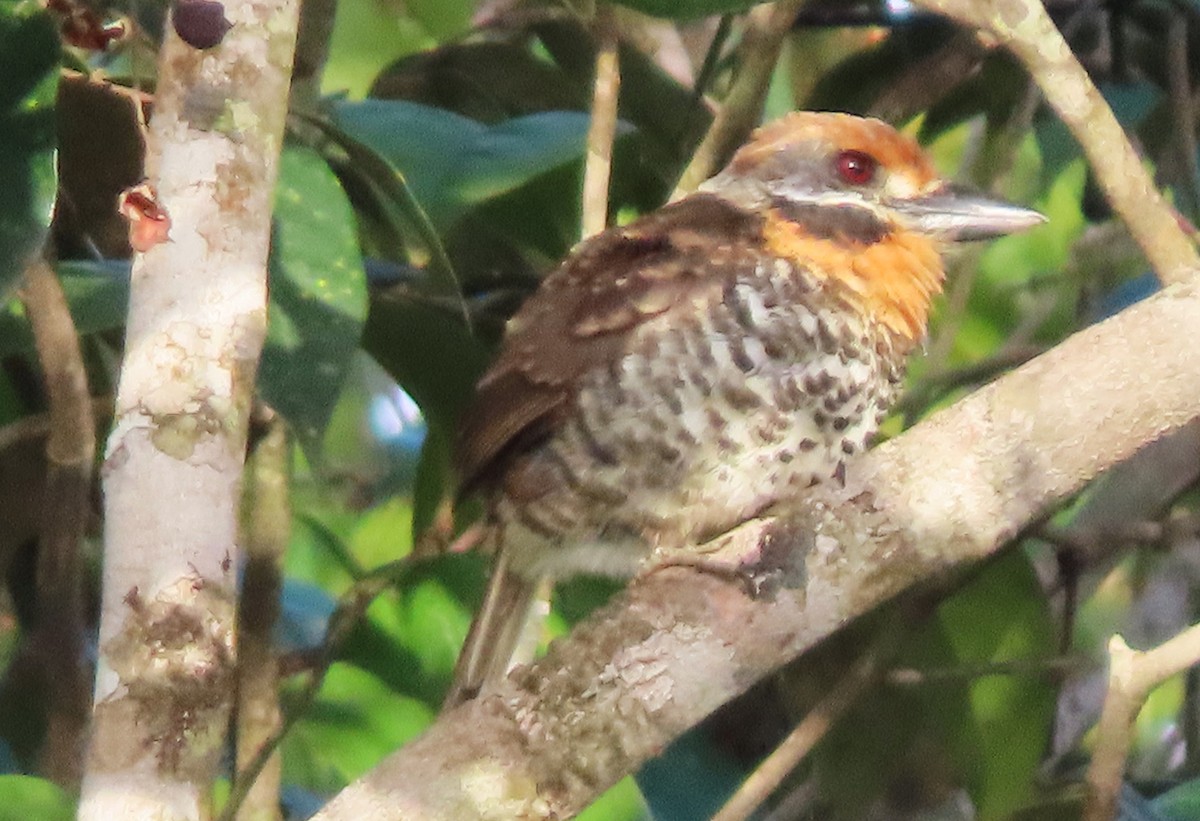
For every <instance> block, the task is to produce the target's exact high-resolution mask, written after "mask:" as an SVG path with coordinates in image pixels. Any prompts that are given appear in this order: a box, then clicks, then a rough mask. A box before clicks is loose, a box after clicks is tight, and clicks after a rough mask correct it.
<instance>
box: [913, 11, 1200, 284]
mask: <svg viewBox="0 0 1200 821" xmlns="http://www.w3.org/2000/svg"><path fill="white" fill-rule="evenodd" d="M917 3H918V5H921V6H924V7H925V8H927V9H929V10H930V11H935V12H937V13H939V14H944V15H946V16H947V17H950V18H952V19H954V20H957V21H958V22H960V23H962V24H963V25H966V26H968V27H970V28H972V29H978V30H980V31H985V32H987V33H988V34H990V35H991V36H992V37H995V38H996V39H997V40H998V41H999V42H1000V43H1001V44H1002V45H1003V46H1004V47H1005V48H1007V49H1008V50H1009V51H1011V52H1012V53H1013V55H1014V56H1016V58H1017V59H1018V60H1020V61H1021V63H1022V64H1023V65H1024V66H1025V68H1026V70H1028V71H1029V73H1030V75H1032V77H1033V79H1034V81H1035V82H1036V83H1037V84H1038V86H1039V87H1040V88H1041V90H1042V94H1044V95H1045V97H1046V101H1047V102H1048V103H1050V105H1051V106H1052V107H1053V108H1054V110H1055V111H1057V112H1058V115H1059V117H1061V118H1062V121H1063V122H1064V123H1065V124H1066V126H1067V127H1068V128H1069V129H1071V133H1072V134H1073V135H1074V136H1075V139H1077V140H1078V141H1079V144H1080V145H1081V146H1083V151H1084V153H1085V154H1086V155H1087V158H1088V161H1089V162H1090V163H1091V167H1092V172H1093V173H1094V174H1095V175H1096V179H1097V181H1098V182H1099V183H1100V185H1101V187H1102V188H1103V189H1104V193H1105V195H1106V196H1107V197H1108V200H1109V202H1110V203H1112V206H1113V209H1114V210H1115V211H1116V212H1117V213H1118V214H1120V216H1121V219H1122V220H1124V221H1125V224H1126V225H1128V226H1129V230H1130V233H1132V234H1133V237H1134V239H1135V240H1136V241H1137V244H1138V246H1139V247H1141V249H1142V253H1144V254H1145V255H1146V259H1148V260H1150V264H1151V265H1152V266H1153V267H1154V269H1155V271H1156V272H1157V273H1158V277H1159V279H1161V280H1162V281H1163V282H1178V281H1181V280H1183V279H1186V278H1187V277H1188V276H1189V275H1190V274H1191V273H1192V272H1194V271H1196V270H1197V269H1198V268H1200V256H1198V255H1197V253H1196V248H1195V246H1194V245H1193V244H1192V242H1191V240H1190V239H1188V237H1187V235H1186V234H1184V232H1183V230H1182V229H1181V228H1180V226H1179V223H1178V221H1177V219H1176V216H1175V214H1174V212H1173V211H1172V210H1171V208H1170V207H1169V206H1168V205H1167V203H1166V201H1165V200H1163V198H1162V196H1161V195H1160V194H1159V192H1158V189H1157V188H1155V187H1154V182H1153V181H1152V180H1151V179H1150V177H1149V175H1148V174H1147V173H1146V170H1145V169H1144V168H1143V167H1142V163H1141V160H1140V159H1139V158H1138V156H1137V153H1136V152H1135V151H1134V150H1133V146H1131V145H1130V144H1129V140H1128V139H1126V137H1125V132H1124V131H1122V130H1121V126H1120V124H1119V123H1118V122H1117V118H1116V117H1115V116H1114V115H1113V113H1112V110H1111V109H1110V108H1109V107H1108V104H1107V103H1105V102H1104V98H1103V97H1102V96H1101V95H1100V92H1099V91H1097V90H1096V86H1095V85H1094V84H1093V83H1092V81H1091V78H1090V77H1088V75H1087V72H1086V71H1085V70H1084V68H1083V66H1081V65H1080V64H1079V61H1078V60H1076V59H1075V55H1074V54H1072V53H1071V47H1070V46H1069V45H1068V44H1067V41H1066V40H1064V39H1063V36H1062V34H1060V33H1059V31H1058V29H1057V28H1055V27H1054V21H1052V20H1051V19H1050V15H1049V14H1047V13H1046V9H1045V8H1044V7H1043V6H1042V4H1041V3H1040V2H1038V0H917Z"/></svg>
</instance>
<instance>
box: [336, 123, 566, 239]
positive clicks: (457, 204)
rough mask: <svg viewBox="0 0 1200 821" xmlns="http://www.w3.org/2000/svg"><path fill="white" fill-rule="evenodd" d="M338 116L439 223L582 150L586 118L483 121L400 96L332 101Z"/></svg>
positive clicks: (513, 187)
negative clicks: (399, 176)
mask: <svg viewBox="0 0 1200 821" xmlns="http://www.w3.org/2000/svg"><path fill="white" fill-rule="evenodd" d="M334 118H335V121H336V123H337V124H338V125H339V126H340V127H341V128H343V129H344V130H345V131H346V132H347V133H348V134H350V135H351V136H352V137H354V138H355V139H357V140H360V141H361V142H363V143H365V144H366V145H368V146H370V147H371V148H373V149H375V150H376V151H378V152H379V153H380V154H381V155H382V156H383V157H384V158H386V159H387V160H388V162H390V163H392V164H393V165H394V166H396V168H397V169H399V171H400V173H402V174H403V175H404V178H405V179H406V180H407V182H408V184H409V185H410V186H411V188H412V191H413V194H414V195H415V196H416V197H417V200H418V201H419V202H420V203H421V205H422V206H423V207H424V209H425V211H426V212H427V213H428V214H429V217H430V219H432V220H433V222H434V224H435V225H437V226H442V227H444V226H446V225H448V224H450V223H452V222H453V221H454V220H455V219H456V218H457V217H459V216H461V215H462V214H463V213H465V212H466V211H467V210H468V209H469V208H471V207H472V206H474V205H477V204H478V203H480V202H481V201H483V200H485V199H489V198H491V197H495V196H497V195H499V194H503V193H505V192H507V191H511V190H513V189H515V188H517V187H519V186H520V185H522V184H524V183H526V182H528V181H530V180H532V179H533V178H534V177H537V176H539V175H541V174H544V173H545V172H547V171H550V170H552V169H554V168H558V167H560V166H562V165H565V164H567V163H569V162H572V161H574V160H578V159H580V158H581V157H582V156H583V153H584V146H585V140H586V137H587V129H588V117H587V115H586V114H583V113H580V112H577V111H548V112H542V113H538V114H531V115H528V116H525V117H517V118H514V119H511V120H507V121H505V122H503V123H501V124H499V125H495V126H488V125H484V124H482V123H478V122H476V121H474V120H469V119H467V118H466V117H460V116H459V115H457V114H453V113H451V112H449V111H443V110H441V109H437V108H430V107H428V106H423V105H417V104H416V103H408V102H404V101H399V100H366V101H364V102H361V103H340V104H338V105H336V106H335V107H334Z"/></svg>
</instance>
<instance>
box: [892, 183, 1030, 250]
mask: <svg viewBox="0 0 1200 821" xmlns="http://www.w3.org/2000/svg"><path fill="white" fill-rule="evenodd" d="M890 205H891V206H892V208H893V209H894V210H895V212H896V214H897V215H899V217H900V219H901V220H903V221H904V222H905V223H906V224H907V225H908V226H909V227H910V228H912V229H913V230H916V231H919V232H921V233H922V234H932V235H934V236H938V237H941V238H942V239H947V240H954V241H958V242H965V241H969V240H977V239H993V238H994V237H1002V236H1004V235H1005V234H1012V233H1015V232H1017V231H1023V230H1025V229H1026V228H1032V227H1034V226H1035V225H1041V224H1042V223H1043V222H1045V221H1046V218H1045V217H1044V216H1042V215H1041V214H1040V213H1038V212H1037V211H1034V210H1033V209H1032V208H1025V207H1023V206H1020V205H1013V204H1012V203H1010V202H1005V201H1004V200H1000V199H996V198H994V197H989V196H987V195H985V194H980V193H978V192H976V191H972V190H970V189H968V188H964V187H960V186H957V185H954V184H946V185H943V186H942V187H941V188H939V189H938V190H936V191H934V192H933V193H931V194H926V195H925V196H923V197H919V198H917V199H911V200H894V201H893V202H892V203H890Z"/></svg>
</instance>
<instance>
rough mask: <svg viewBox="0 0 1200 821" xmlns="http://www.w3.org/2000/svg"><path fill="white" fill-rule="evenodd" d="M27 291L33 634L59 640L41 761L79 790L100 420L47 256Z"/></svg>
mask: <svg viewBox="0 0 1200 821" xmlns="http://www.w3.org/2000/svg"><path fill="white" fill-rule="evenodd" d="M21 299H22V302H23V303H24V305H25V312H26V314H27V315H28V317H29V324H30V326H31V327H32V328H33V336H34V341H35V344H36V346H37V355H38V363H39V364H40V365H41V368H42V374H43V376H44V378H45V382H46V398H47V401H48V405H49V413H50V429H49V437H48V438H47V440H46V456H47V461H48V470H47V473H46V489H45V496H44V497H43V499H42V510H43V511H44V513H43V516H42V522H41V537H40V539H39V542H38V560H37V574H36V575H37V581H36V584H37V622H36V624H35V625H34V628H33V632H32V633H31V635H30V636H29V637H28V641H30V642H36V643H37V644H39V645H41V646H45V647H52V648H54V650H53V652H50V653H46V654H44V656H43V658H44V659H45V665H46V666H45V669H44V672H45V674H46V681H47V685H48V691H47V692H48V696H49V705H48V716H47V718H48V727H47V731H46V741H45V744H44V746H43V748H42V753H41V769H42V772H43V773H44V774H45V775H47V776H48V777H49V778H51V779H52V780H53V781H55V782H57V783H58V784H60V785H62V786H64V787H66V788H68V789H74V788H76V787H77V786H78V784H79V779H80V776H81V775H82V772H83V760H82V752H83V736H84V732H85V730H86V728H87V722H88V715H89V712H90V710H89V705H90V702H91V670H90V668H89V665H88V663H87V661H86V660H85V657H84V636H85V625H84V615H83V611H84V607H83V559H82V556H81V549H82V546H83V539H84V536H85V534H86V530H87V523H88V520H89V518H90V510H91V489H92V471H93V466H94V462H95V456H96V426H95V422H94V420H93V417H92V401H91V396H90V394H89V393H88V382H87V371H86V369H85V368H84V364H83V354H82V353H81V351H80V347H79V335H78V333H77V332H76V330H75V322H74V320H72V318H71V312H70V310H69V309H68V308H67V298H66V296H65V294H64V293H63V290H62V286H61V285H60V284H59V282H58V277H57V275H56V274H55V273H54V270H53V269H52V268H51V267H50V264H49V263H48V262H46V261H45V260H44V259H41V258H39V259H38V260H37V261H36V262H34V263H33V264H32V265H31V266H30V267H29V268H28V269H26V271H25V280H24V285H23V286H22V288H21Z"/></svg>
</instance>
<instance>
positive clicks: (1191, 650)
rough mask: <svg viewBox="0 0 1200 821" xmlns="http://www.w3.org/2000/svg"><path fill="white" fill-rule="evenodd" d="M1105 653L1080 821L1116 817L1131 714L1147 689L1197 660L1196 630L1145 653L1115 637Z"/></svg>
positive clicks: (1130, 739) (1198, 629)
mask: <svg viewBox="0 0 1200 821" xmlns="http://www.w3.org/2000/svg"><path fill="white" fill-rule="evenodd" d="M1108 653H1109V661H1110V664H1111V669H1110V671H1109V674H1108V694H1107V695H1106V696H1105V698H1104V711H1103V712H1102V713H1101V714H1100V725H1099V728H1098V731H1097V733H1096V736H1097V743H1096V752H1095V753H1094V754H1093V756H1092V763H1091V766H1090V767H1088V774H1087V785H1088V793H1087V800H1086V801H1085V803H1084V807H1083V819H1084V821H1107V819H1110V818H1114V817H1115V816H1116V809H1117V797H1118V795H1119V794H1120V791H1121V782H1122V780H1123V778H1124V774H1125V759H1126V758H1127V757H1128V755H1129V746H1130V744H1132V742H1133V726H1134V722H1135V721H1136V720H1137V714H1138V712H1139V711H1141V709H1142V704H1144V703H1145V701H1146V697H1147V696H1148V695H1150V691H1151V690H1153V689H1154V688H1155V687H1157V686H1158V685H1159V684H1162V683H1163V682H1164V681H1166V680H1167V679H1169V678H1171V676H1175V675H1178V674H1179V673H1182V672H1183V671H1184V670H1186V669H1187V668H1189V667H1191V666H1192V665H1193V664H1195V663H1196V660H1197V659H1200V625H1194V626H1192V627H1190V628H1188V629H1187V630H1184V631H1183V632H1182V633H1180V634H1179V635H1177V636H1175V637H1174V638H1173V639H1170V640H1169V641H1167V642H1165V643H1163V644H1161V645H1159V646H1158V647H1156V648H1154V649H1153V650H1147V651H1145V652H1139V651H1137V650H1132V649H1130V647H1129V645H1127V644H1126V643H1125V640H1124V639H1122V638H1121V637H1120V636H1113V637H1112V639H1111V640H1110V641H1109V643H1108Z"/></svg>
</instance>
